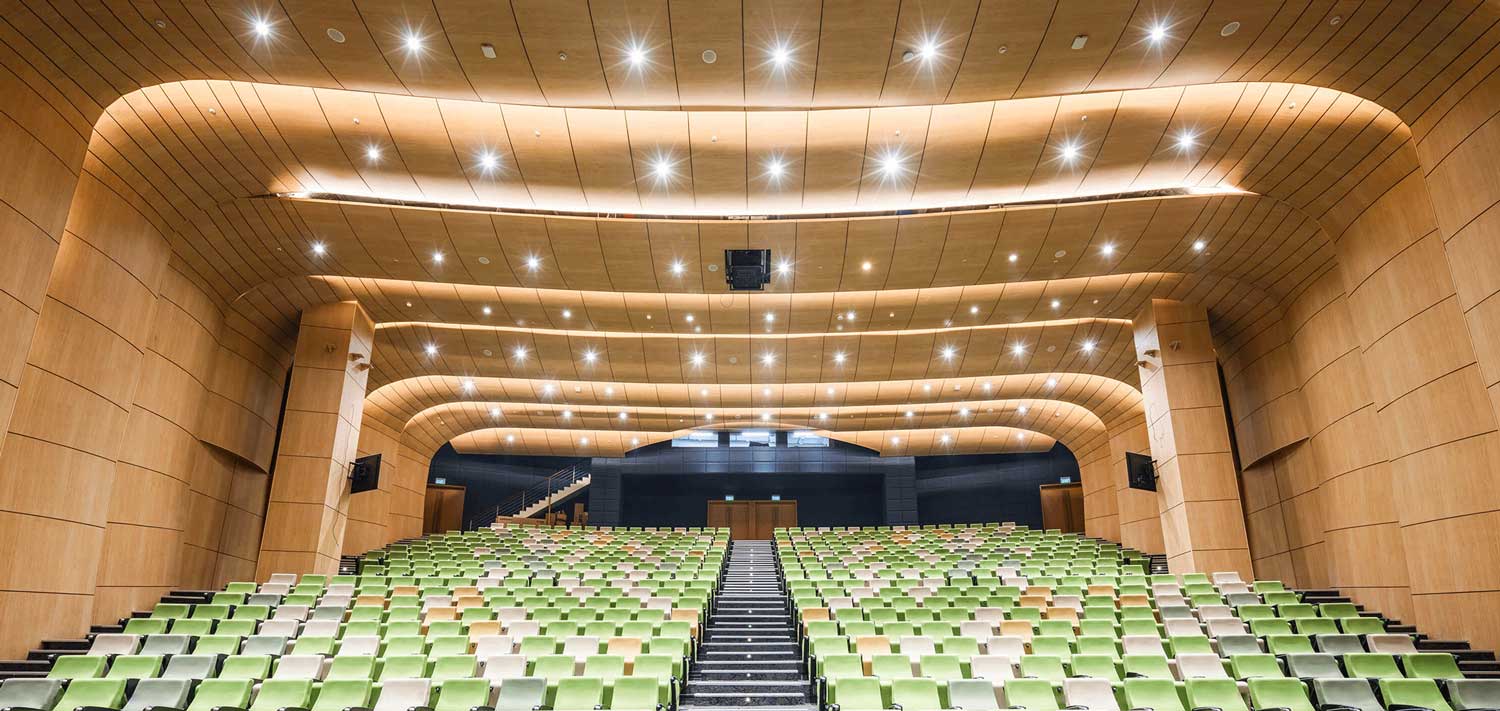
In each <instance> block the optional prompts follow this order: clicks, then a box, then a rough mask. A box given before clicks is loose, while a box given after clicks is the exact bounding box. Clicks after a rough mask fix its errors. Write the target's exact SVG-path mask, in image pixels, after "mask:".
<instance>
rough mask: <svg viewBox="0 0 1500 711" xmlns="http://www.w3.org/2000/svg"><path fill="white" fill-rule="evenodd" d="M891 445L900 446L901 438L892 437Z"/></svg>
mask: <svg viewBox="0 0 1500 711" xmlns="http://www.w3.org/2000/svg"><path fill="white" fill-rule="evenodd" d="M891 444H901V438H900V437H892V438H891Z"/></svg>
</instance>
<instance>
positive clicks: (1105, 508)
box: [1078, 449, 1120, 541]
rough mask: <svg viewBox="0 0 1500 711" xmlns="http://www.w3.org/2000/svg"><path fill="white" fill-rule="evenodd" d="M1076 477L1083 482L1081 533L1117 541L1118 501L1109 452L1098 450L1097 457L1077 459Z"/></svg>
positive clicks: (1118, 526) (1118, 533)
mask: <svg viewBox="0 0 1500 711" xmlns="http://www.w3.org/2000/svg"><path fill="white" fill-rule="evenodd" d="M1078 478H1079V479H1080V480H1081V483H1082V485H1083V512H1084V525H1083V531H1084V533H1085V534H1087V535H1089V536H1092V537H1094V538H1102V539H1104V540H1107V541H1119V540H1120V504H1119V501H1118V500H1117V498H1116V496H1117V495H1116V492H1115V486H1114V477H1113V475H1112V472H1111V471H1110V457H1109V451H1108V450H1107V449H1100V450H1099V452H1098V456H1096V457H1094V458H1093V459H1091V460H1089V461H1087V462H1079V464H1078Z"/></svg>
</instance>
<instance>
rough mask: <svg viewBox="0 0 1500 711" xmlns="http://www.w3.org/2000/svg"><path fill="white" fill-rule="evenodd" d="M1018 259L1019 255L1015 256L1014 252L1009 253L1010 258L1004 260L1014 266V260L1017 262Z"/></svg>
mask: <svg viewBox="0 0 1500 711" xmlns="http://www.w3.org/2000/svg"><path fill="white" fill-rule="evenodd" d="M1020 258H1021V255H1019V254H1016V253H1015V252H1011V253H1010V256H1009V257H1006V259H1007V260H1009V261H1010V263H1011V264H1015V263H1016V260H1018V259H1020Z"/></svg>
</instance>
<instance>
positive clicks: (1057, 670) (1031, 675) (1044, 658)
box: [1020, 654, 1068, 683]
mask: <svg viewBox="0 0 1500 711" xmlns="http://www.w3.org/2000/svg"><path fill="white" fill-rule="evenodd" d="M1020 667H1021V676H1022V677H1024V678H1028V679H1045V680H1047V681H1050V682H1057V683H1061V682H1062V680H1063V679H1066V678H1068V672H1067V671H1066V670H1064V669H1063V660H1062V659H1061V658H1059V657H1054V656H1050V655H1045V654H1028V655H1026V656H1024V657H1021V662H1020Z"/></svg>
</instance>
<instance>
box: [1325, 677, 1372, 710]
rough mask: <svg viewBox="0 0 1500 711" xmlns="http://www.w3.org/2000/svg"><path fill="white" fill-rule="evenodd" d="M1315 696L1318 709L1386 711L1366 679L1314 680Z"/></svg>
mask: <svg viewBox="0 0 1500 711" xmlns="http://www.w3.org/2000/svg"><path fill="white" fill-rule="evenodd" d="M1312 689H1313V695H1314V696H1315V697H1316V698H1317V701H1318V708H1319V709H1327V708H1329V707H1346V708H1351V709H1358V711H1385V706H1384V705H1383V704H1381V703H1380V699H1378V698H1376V697H1375V689H1374V687H1372V686H1370V682H1368V681H1366V680H1364V679H1314V680H1313V681H1312Z"/></svg>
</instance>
